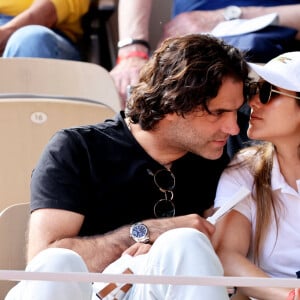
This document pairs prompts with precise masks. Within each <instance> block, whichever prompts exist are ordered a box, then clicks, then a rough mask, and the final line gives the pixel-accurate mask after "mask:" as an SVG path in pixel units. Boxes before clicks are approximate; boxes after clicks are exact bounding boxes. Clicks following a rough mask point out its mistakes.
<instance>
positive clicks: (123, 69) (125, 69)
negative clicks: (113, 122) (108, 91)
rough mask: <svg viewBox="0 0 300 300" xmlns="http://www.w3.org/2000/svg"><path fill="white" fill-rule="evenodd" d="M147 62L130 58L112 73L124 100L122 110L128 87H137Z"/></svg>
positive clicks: (122, 105) (117, 66)
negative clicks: (142, 69) (140, 74)
mask: <svg viewBox="0 0 300 300" xmlns="http://www.w3.org/2000/svg"><path fill="white" fill-rule="evenodd" d="M146 62H147V60H145V59H143V58H140V57H130V58H126V59H124V60H122V61H121V62H120V63H119V64H117V65H116V66H115V67H114V68H113V69H112V70H111V71H110V75H111V76H112V78H113V80H114V82H115V85H116V87H117V90H118V91H119V94H120V97H121V99H122V103H121V108H122V109H124V108H125V105H126V100H127V96H128V95H127V86H129V85H135V84H136V83H137V82H138V79H139V73H140V70H141V68H142V67H143V66H144V64H145V63H146Z"/></svg>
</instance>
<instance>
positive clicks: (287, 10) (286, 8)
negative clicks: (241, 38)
mask: <svg viewBox="0 0 300 300" xmlns="http://www.w3.org/2000/svg"><path fill="white" fill-rule="evenodd" d="M241 9H242V16H241V18H243V19H251V18H255V17H259V16H262V15H265V14H269V13H274V12H277V13H278V15H279V23H280V25H283V26H288V27H292V28H295V29H297V30H298V31H299V32H298V35H297V38H298V39H300V23H299V22H298V20H299V18H300V4H295V5H280V6H271V7H263V6H249V7H241ZM223 12H224V9H217V10H209V11H200V10H198V11H191V12H184V13H181V14H179V15H177V16H176V17H175V18H174V19H172V20H171V21H170V22H168V23H167V24H166V25H165V26H164V33H163V37H162V39H166V38H168V37H171V36H175V35H184V34H188V33H200V32H209V31H211V30H212V29H213V28H214V27H215V26H216V25H217V24H218V23H220V22H221V21H225V19H224V16H223Z"/></svg>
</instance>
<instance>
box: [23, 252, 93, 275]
mask: <svg viewBox="0 0 300 300" xmlns="http://www.w3.org/2000/svg"><path fill="white" fill-rule="evenodd" d="M26 270H27V271H43V272H88V269H87V266H86V264H85V263H84V261H83V259H82V258H81V256H80V255H79V254H77V253H76V252H74V251H72V250H69V249H63V248H48V249H46V250H43V251H41V252H40V253H39V254H37V255H36V256H35V257H34V258H33V259H32V260H31V261H30V262H29V264H28V266H27V268H26Z"/></svg>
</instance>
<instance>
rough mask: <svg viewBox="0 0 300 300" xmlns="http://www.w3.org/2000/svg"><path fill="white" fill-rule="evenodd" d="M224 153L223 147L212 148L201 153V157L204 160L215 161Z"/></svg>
mask: <svg viewBox="0 0 300 300" xmlns="http://www.w3.org/2000/svg"><path fill="white" fill-rule="evenodd" d="M223 152H224V147H219V148H214V149H211V150H210V151H207V152H205V153H202V154H201V156H202V157H204V158H206V159H211V160H216V159H218V158H220V157H221V156H222V154H223Z"/></svg>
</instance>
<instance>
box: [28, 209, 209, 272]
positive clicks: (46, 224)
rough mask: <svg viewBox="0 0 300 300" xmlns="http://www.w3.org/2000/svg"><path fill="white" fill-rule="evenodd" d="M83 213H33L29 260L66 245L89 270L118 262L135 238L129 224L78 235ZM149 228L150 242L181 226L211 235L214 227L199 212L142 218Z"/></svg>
mask: <svg viewBox="0 0 300 300" xmlns="http://www.w3.org/2000/svg"><path fill="white" fill-rule="evenodd" d="M83 220H84V216H82V215H80V214H78V213H74V212H70V211H66V210H60V209H38V210H36V211H34V212H33V213H32V214H31V217H30V222H29V234H28V251H27V253H28V255H27V260H28V261H30V260H31V259H32V258H33V257H34V256H35V255H36V254H37V253H39V252H40V251H42V250H44V249H46V248H49V247H57V248H67V249H71V250H73V251H75V252H77V253H78V254H79V255H81V257H82V258H83V259H84V261H85V263H86V264H87V267H88V269H89V271H91V272H101V271H103V269H104V268H105V267H107V266H108V265H109V264H110V263H111V262H113V261H115V260H116V259H117V258H119V257H120V256H121V254H122V253H123V252H124V251H125V250H126V249H127V248H128V247H130V246H132V245H133V244H134V241H133V240H132V239H131V238H130V236H129V228H130V225H126V226H124V227H121V228H118V229H116V230H115V231H112V232H108V233H106V234H103V235H98V236H92V237H78V233H79V230H80V228H81V226H82V223H83ZM142 222H143V223H144V224H145V225H146V226H147V227H148V228H149V231H150V243H153V242H154V241H155V240H156V239H157V238H158V236H159V235H161V234H162V233H163V232H165V231H167V230H169V229H173V228H179V227H191V228H195V229H197V230H199V231H201V232H203V233H204V234H206V235H207V236H208V237H211V235H212V233H213V231H214V226H213V225H211V224H210V223H209V222H207V221H206V220H205V219H204V218H201V217H200V216H199V215H196V214H191V215H187V216H180V217H175V218H163V219H151V220H145V221H142Z"/></svg>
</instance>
